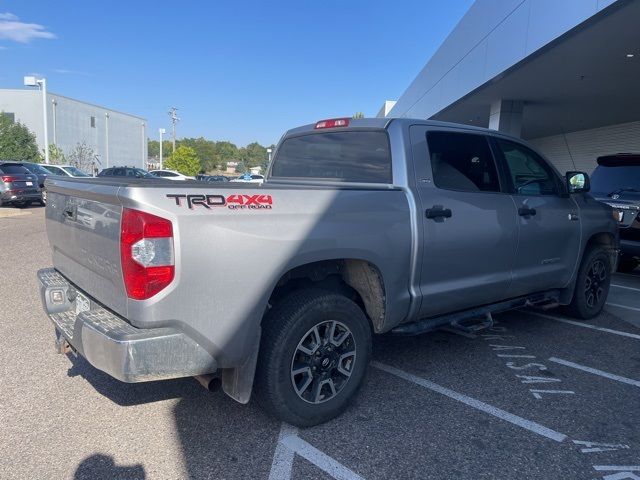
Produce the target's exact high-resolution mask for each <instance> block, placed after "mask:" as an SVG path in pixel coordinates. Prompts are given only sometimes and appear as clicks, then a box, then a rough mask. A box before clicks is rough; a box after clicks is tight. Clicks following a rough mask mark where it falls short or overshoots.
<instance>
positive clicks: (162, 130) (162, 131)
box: [158, 128, 167, 170]
mask: <svg viewBox="0 0 640 480" xmlns="http://www.w3.org/2000/svg"><path fill="white" fill-rule="evenodd" d="M158 133H159V134H160V170H162V135H164V134H165V133H167V131H166V130H165V129H164V128H159V129H158Z"/></svg>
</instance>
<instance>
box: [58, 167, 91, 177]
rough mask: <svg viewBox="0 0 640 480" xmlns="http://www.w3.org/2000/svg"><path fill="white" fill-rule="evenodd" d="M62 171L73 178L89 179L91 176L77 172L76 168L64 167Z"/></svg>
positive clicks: (80, 171)
mask: <svg viewBox="0 0 640 480" xmlns="http://www.w3.org/2000/svg"><path fill="white" fill-rule="evenodd" d="M64 169H65V170H66V171H67V172H69V173H70V174H71V175H73V176H74V177H90V176H91V175H89V174H88V173H84V172H83V171H82V170H78V169H77V168H76V167H64Z"/></svg>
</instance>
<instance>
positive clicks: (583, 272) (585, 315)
mask: <svg viewBox="0 0 640 480" xmlns="http://www.w3.org/2000/svg"><path fill="white" fill-rule="evenodd" d="M610 284H611V261H610V257H609V254H608V253H607V252H606V251H605V250H604V249H603V248H599V247H593V248H591V249H589V250H588V251H587V252H586V253H585V254H584V257H583V259H582V263H581V264H580V269H579V270H578V277H577V279H576V286H575V289H574V291H573V299H572V300H571V303H570V304H569V305H567V307H565V312H566V313H567V314H569V315H571V316H572V317H575V318H579V319H582V320H588V319H590V318H593V317H595V316H596V315H598V314H599V313H600V312H601V311H602V308H603V307H604V304H605V303H606V301H607V295H609V286H610Z"/></svg>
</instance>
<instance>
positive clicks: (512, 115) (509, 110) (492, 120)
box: [489, 99, 524, 137]
mask: <svg viewBox="0 0 640 480" xmlns="http://www.w3.org/2000/svg"><path fill="white" fill-rule="evenodd" d="M523 109H524V102H523V101H521V100H503V99H500V100H496V101H495V102H493V103H492V104H491V110H490V112H489V128H490V129H492V130H498V131H500V132H503V133H506V134H508V135H513V136H514V137H519V136H520V134H521V133H522V111H523Z"/></svg>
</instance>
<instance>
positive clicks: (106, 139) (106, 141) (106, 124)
mask: <svg viewBox="0 0 640 480" xmlns="http://www.w3.org/2000/svg"><path fill="white" fill-rule="evenodd" d="M104 153H105V155H104V156H105V162H106V164H107V166H106V167H105V168H109V112H105V113H104ZM101 165H102V164H101Z"/></svg>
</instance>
